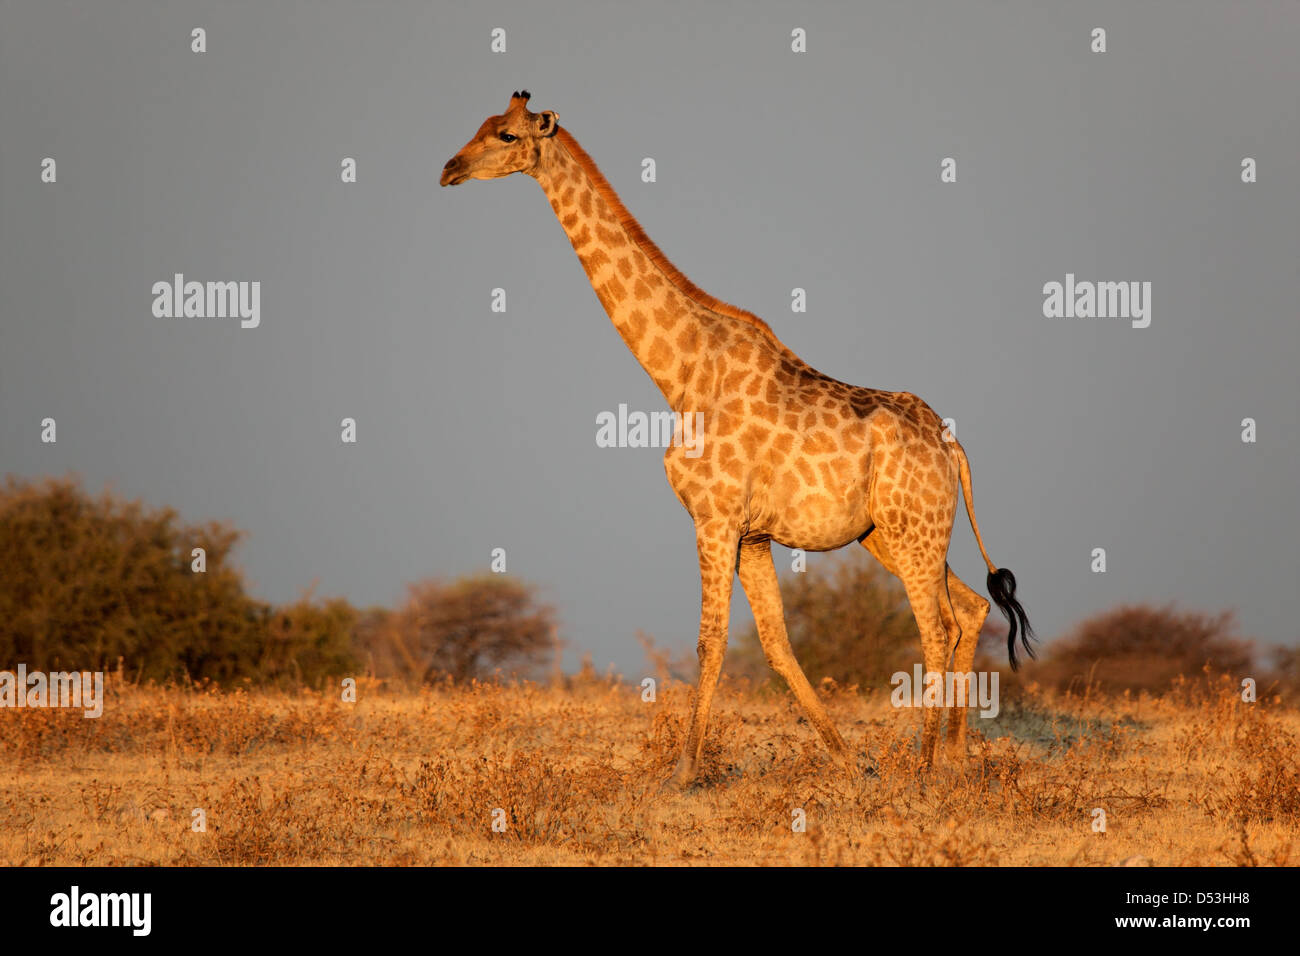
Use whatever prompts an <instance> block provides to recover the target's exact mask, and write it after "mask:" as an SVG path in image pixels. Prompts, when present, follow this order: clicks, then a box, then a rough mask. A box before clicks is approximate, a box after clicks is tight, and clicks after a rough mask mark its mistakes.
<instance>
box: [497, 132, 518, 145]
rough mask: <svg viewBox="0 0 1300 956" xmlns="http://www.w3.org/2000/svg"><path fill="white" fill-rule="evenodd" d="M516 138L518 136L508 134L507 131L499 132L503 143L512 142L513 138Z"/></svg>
mask: <svg viewBox="0 0 1300 956" xmlns="http://www.w3.org/2000/svg"><path fill="white" fill-rule="evenodd" d="M518 138H519V137H518V136H512V135H511V134H509V133H502V134H501V142H503V143H513V142H514V141H515V140H517V139H518Z"/></svg>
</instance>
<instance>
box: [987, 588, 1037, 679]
mask: <svg viewBox="0 0 1300 956" xmlns="http://www.w3.org/2000/svg"><path fill="white" fill-rule="evenodd" d="M988 585H989V597H991V598H993V603H994V604H996V605H997V606H998V609H999V610H1000V611H1001V612H1002V614H1003V615H1004V616H1005V617H1006V619H1007V622H1008V623H1009V624H1010V625H1011V628H1010V630H1009V631H1008V632H1007V656H1008V657H1009V658H1011V669H1012V670H1013V671H1014V670H1018V669H1019V667H1020V662H1019V661H1017V660H1016V634H1017V633H1019V634H1020V643H1021V645H1022V646H1023V647H1024V649H1025V653H1026V654H1028V655H1029V656H1030V657H1035V656H1037V655H1035V654H1034V649H1033V648H1032V647H1030V646H1029V641H1030V639H1031V638H1033V636H1034V629H1033V628H1032V627H1030V626H1029V618H1028V617H1026V616H1025V609H1024V608H1023V607H1021V605H1020V602H1019V601H1017V600H1016V576H1015V575H1014V574H1012V573H1011V572H1010V571H1008V570H1007V569H1006V568H998V569H997V570H996V571H990V572H989V578H988Z"/></svg>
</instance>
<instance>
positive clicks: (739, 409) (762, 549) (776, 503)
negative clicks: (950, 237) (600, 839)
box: [442, 92, 1032, 784]
mask: <svg viewBox="0 0 1300 956" xmlns="http://www.w3.org/2000/svg"><path fill="white" fill-rule="evenodd" d="M527 101H528V94H527V93H526V92H525V93H522V94H515V96H513V97H512V98H511V100H510V104H509V106H508V108H507V110H506V112H505V113H503V114H501V115H500V116H493V117H489V118H488V119H487V120H486V121H485V122H484V123H483V125H482V126H481V127H480V128H479V131H478V133H476V134H475V136H474V138H473V139H471V140H470V141H469V143H467V144H466V145H465V147H464V148H462V149H461V150H460V152H459V153H457V154H456V156H455V157H453V158H452V159H451V160H450V161H449V162H448V163H447V165H446V166H445V167H444V169H443V174H442V185H444V186H445V185H457V184H459V183H462V182H464V181H466V180H467V179H471V178H475V179H493V178H498V177H501V176H505V175H509V174H510V173H513V172H524V173H526V174H528V175H530V176H533V177H534V178H535V179H536V180H537V182H538V183H539V184H540V185H541V187H542V189H543V191H544V192H545V193H546V196H547V198H548V199H549V200H550V204H551V208H552V210H553V211H554V213H555V215H556V218H557V219H559V221H560V225H561V226H562V227H563V228H564V231H565V233H566V234H567V235H568V237H569V241H570V242H571V243H572V245H573V248H574V251H575V252H576V253H577V255H578V259H579V261H580V262H581V263H582V267H583V269H584V271H585V272H586V274H587V277H588V279H589V280H590V282H591V285H592V288H593V290H594V291H595V293H596V296H597V298H598V299H599V300H600V303H601V305H602V306H603V307H604V309H605V311H606V312H607V313H608V314H609V317H610V319H611V320H612V321H613V323H614V327H615V328H616V329H617V330H618V333H619V335H620V336H621V337H622V338H623V341H624V342H625V343H626V344H627V346H628V348H629V349H631V351H632V353H633V354H634V355H635V356H636V358H637V360H638V361H639V362H640V363H641V366H642V367H643V368H644V369H645V370H646V372H647V373H648V374H649V375H650V377H651V379H652V380H653V381H654V382H655V384H656V385H657V386H658V388H659V390H660V391H661V392H662V393H663V395H664V398H665V399H666V400H667V402H668V405H669V407H670V408H672V409H673V411H675V412H678V413H680V414H682V415H687V414H692V413H697V412H698V413H702V423H703V432H702V434H701V435H699V436H697V439H698V441H699V446H698V447H697V449H696V450H695V452H696V453H695V454H692V455H688V454H687V453H686V449H685V448H684V447H683V446H681V445H673V446H670V447H669V448H668V450H667V451H666V453H665V455H664V471H665V473H666V475H667V477H668V482H669V484H670V485H671V486H672V488H673V491H674V493H675V494H676V495H677V498H678V500H679V501H680V502H681V503H682V505H683V506H684V507H685V508H686V510H687V512H689V513H690V515H691V517H692V519H693V520H694V522H695V531H696V546H697V551H698V555H699V562H700V578H701V615H700V637H699V656H700V681H699V686H698V689H697V692H696V694H695V701H694V707H693V714H692V720H691V726H690V730H689V732H688V735H687V740H686V744H685V747H684V751H683V754H682V760H681V763H680V764H679V765H678V769H677V772H676V774H675V777H674V779H675V781H676V782H677V783H678V784H685V783H687V782H689V781H690V780H691V779H692V778H693V777H694V775H695V770H696V762H697V761H698V758H699V753H700V750H701V748H702V746H703V740H704V731H705V727H706V724H707V720H708V713H709V708H710V703H711V698H712V695H713V692H714V689H715V687H716V685H717V680H718V676H719V674H720V672H721V667H722V657H723V652H724V650H725V647H726V641H727V627H728V615H729V610H730V601H731V588H732V583H733V580H734V579H735V577H736V576H737V573H739V577H740V581H741V585H742V587H743V588H744V589H745V594H746V596H747V597H748V599H749V602H750V606H751V608H752V610H753V612H754V619H755V622H756V624H757V627H758V632H759V637H760V639H761V641H762V644H763V649H764V653H765V655H766V657H767V659H768V662H769V663H770V664H771V665H772V667H773V668H774V669H775V670H776V672H777V673H779V674H780V675H781V676H782V677H783V678H785V680H786V683H787V684H788V685H789V686H790V688H791V690H792V691H793V692H794V694H795V696H796V698H798V700H799V702H800V704H801V705H802V706H803V708H804V710H805V712H806V713H807V715H808V717H809V719H810V720H811V721H812V723H813V724H814V726H815V727H816V728H817V730H818V732H819V733H820V734H821V736H822V738H823V740H824V741H825V742H826V744H827V746H828V747H829V749H830V750H831V752H832V753H833V754H834V755H835V756H836V757H837V758H838V759H839V760H840V761H841V763H842V764H843V765H844V766H845V768H846V769H847V770H848V771H849V772H850V773H856V762H855V761H854V760H853V758H852V756H851V754H850V753H849V750H848V748H847V746H846V745H845V744H844V741H843V739H842V738H841V737H840V735H839V733H838V732H837V731H836V730H835V727H834V726H833V725H832V723H831V721H830V719H829V717H828V716H827V715H826V712H825V708H824V707H823V706H822V703H821V701H820V700H819V699H818V698H817V696H816V694H815V693H814V691H813V689H812V686H811V685H810V684H809V682H808V680H807V678H806V676H805V675H804V673H803V671H802V670H801V669H800V667H799V664H798V662H797V661H796V660H795V658H794V654H793V652H792V651H791V649H790V642H789V638H788V636H787V634H786V629H785V622H784V614H783V610H782V606H781V594H780V589H779V587H778V584H777V577H776V571H775V568H774V567H773V565H772V558H771V551H770V548H771V542H773V541H775V542H777V543H778V544H782V545H785V546H786V547H790V548H801V549H804V550H807V551H829V550H832V549H835V548H839V547H843V546H844V545H846V544H849V543H851V542H854V541H859V542H861V543H862V544H863V545H864V546H865V547H866V548H867V549H868V550H869V551H870V552H871V553H872V554H873V555H875V557H876V558H877V559H878V560H880V562H881V563H882V564H883V565H884V566H885V567H886V568H887V569H888V570H889V571H890V572H891V573H893V574H895V575H896V576H898V578H899V579H900V580H901V581H902V582H903V585H904V587H905V588H906V590H907V595H908V600H909V602H910V603H911V605H912V610H913V613H914V614H915V616H916V620H917V625H918V627H919V630H920V633H921V643H922V654H923V657H924V664H925V669H926V671H927V672H934V673H942V672H944V671H945V670H947V669H948V666H949V665H950V664H951V665H952V667H953V669H954V670H956V671H957V672H959V673H967V672H969V671H970V667H971V662H972V661H973V659H974V653H975V643H976V640H977V638H978V635H979V631H980V629H981V627H982V626H983V623H984V618H985V616H986V615H987V613H988V610H989V602H988V601H987V600H985V599H984V598H983V597H981V596H980V595H978V594H977V593H976V592H975V591H973V590H972V589H971V588H969V587H968V586H967V585H966V584H965V583H964V582H962V581H961V580H960V579H959V578H958V577H957V576H956V575H955V574H953V573H952V571H951V570H950V569H949V568H948V565H947V552H948V543H949V539H950V536H951V532H952V525H953V520H954V518H955V515H956V509H957V501H958V494H964V495H965V498H966V506H967V514H968V515H969V517H970V520H971V524H972V527H973V528H974V530H975V535H976V539H977V541H979V546H980V550H981V552H982V553H983V555H984V559H985V562H986V563H987V564H988V567H989V572H990V573H989V587H990V591H991V593H992V594H993V597H994V600H995V601H997V602H998V604H999V607H1001V608H1002V610H1003V611H1004V613H1006V614H1007V616H1008V619H1009V620H1010V621H1011V633H1010V636H1009V648H1010V653H1011V661H1012V665H1013V666H1015V654H1014V642H1015V637H1016V631H1017V626H1018V625H1019V627H1020V630H1021V633H1022V642H1023V643H1024V647H1025V649H1026V650H1029V644H1028V641H1027V638H1028V636H1029V634H1030V632H1029V630H1028V622H1027V621H1026V620H1025V617H1024V611H1023V609H1022V608H1021V607H1020V605H1019V602H1018V601H1017V600H1016V599H1015V594H1014V592H1015V581H1014V578H1013V577H1012V576H1011V574H1010V572H1008V571H1004V570H999V569H998V568H997V567H996V566H995V565H994V564H993V562H992V561H991V560H990V559H989V557H988V554H987V552H986V551H984V544H983V541H982V539H980V536H979V528H978V526H977V525H975V515H974V510H973V504H972V501H971V494H970V470H969V465H968V463H967V461H966V456H965V452H964V451H963V450H962V448H961V446H960V445H959V444H958V443H957V442H956V441H955V440H950V439H945V437H944V425H943V423H942V421H941V420H940V418H939V416H938V415H937V414H935V412H934V411H933V410H932V409H931V408H930V407H929V406H928V405H926V404H925V402H923V401H921V399H919V398H917V397H916V396H915V395H912V394H910V393H908V392H887V391H880V390H877V389H871V388H861V387H857V386H852V385H847V384H845V383H843V382H839V381H837V380H835V379H832V378H830V377H829V376H826V375H823V374H821V373H820V372H818V371H816V370H815V369H813V368H812V367H811V366H809V365H808V364H807V363H806V362H804V361H803V360H802V359H800V358H799V357H798V356H796V355H795V354H794V353H793V352H791V351H790V350H789V349H788V348H786V347H785V345H783V344H782V343H781V342H780V340H779V339H778V338H777V337H776V335H775V334H773V332H772V331H771V329H770V328H768V326H767V325H766V324H765V323H764V322H763V321H762V320H761V319H759V318H757V317H756V316H754V315H753V314H751V313H749V312H746V311H744V310H742V309H738V308H736V307H735V306H731V305H728V304H727V303H724V302H721V301H720V300H718V299H715V298H714V297H713V296H710V295H709V294H708V293H706V292H704V291H703V290H702V289H700V288H699V287H697V286H696V285H695V284H694V283H692V282H691V281H690V280H689V279H687V278H686V277H685V276H684V275H682V273H680V272H679V271H678V270H677V269H676V267H674V266H673V265H672V263H671V262H669V261H668V259H667V257H665V256H664V255H663V253H662V252H660V250H659V248H658V247H657V246H656V245H655V244H654V243H653V242H651V241H650V239H649V237H647V236H646V235H645V233H644V232H643V231H642V229H641V226H640V225H639V224H638V223H637V222H636V220H635V219H634V218H633V217H632V215H631V214H630V213H629V212H628V211H627V208H626V207H625V206H624V205H623V203H622V201H621V200H620V199H619V198H618V196H617V194H616V193H615V192H614V190H613V188H612V187H611V186H610V185H609V183H608V182H607V181H606V180H605V178H604V176H603V175H602V174H601V173H600V171H599V169H598V168H597V167H596V165H595V163H594V162H593V161H592V160H591V158H590V157H589V156H587V154H586V153H585V151H583V149H582V147H581V146H579V145H578V143H577V141H576V140H574V139H573V137H572V136H571V135H570V134H569V133H568V131H567V130H564V129H561V128H560V126H559V117H558V116H557V115H556V114H555V113H553V112H550V111H547V112H543V113H532V112H530V111H529V110H528V109H527V105H526V104H527ZM1030 653H1031V654H1032V651H1030ZM939 718H940V715H939V713H938V711H936V710H934V709H932V708H931V709H927V710H926V711H925V714H924V719H923V729H922V738H921V748H922V753H923V754H924V755H925V757H926V759H927V760H928V761H932V760H933V759H934V756H935V750H936V746H937V741H938V732H939ZM964 731H965V714H964V712H957V713H954V714H953V716H952V718H951V719H950V720H949V723H948V749H949V751H950V753H951V754H952V755H953V756H960V755H961V754H963V753H964V749H965V733H964Z"/></svg>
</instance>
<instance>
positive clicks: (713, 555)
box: [670, 521, 740, 789]
mask: <svg viewBox="0 0 1300 956" xmlns="http://www.w3.org/2000/svg"><path fill="white" fill-rule="evenodd" d="M695 542H696V547H697V548H698V550H699V554H700V643H699V656H700V681H699V685H698V686H697V687H696V689H695V705H694V708H693V710H692V713H691V726H690V730H689V731H688V732H687V734H686V744H685V746H684V747H683V748H682V756H681V760H680V761H678V764H677V770H676V772H675V773H674V774H673V776H672V780H671V781H670V783H671V785H673V786H675V787H677V788H679V789H680V788H681V787H684V786H686V785H687V784H689V783H690V782H691V781H692V780H694V779H695V773H696V770H697V769H698V765H699V760H700V752H701V751H702V750H703V749H704V731H705V728H706V727H707V725H708V721H709V706H710V705H711V704H712V702H713V692H714V690H715V689H716V688H717V686H718V677H719V675H720V674H721V673H722V657H723V654H724V653H725V651H726V649H727V624H728V619H729V617H730V614H731V582H732V580H733V579H734V578H735V576H736V548H737V546H738V545H739V543H740V535H739V532H738V531H737V530H736V529H735V527H734V526H733V525H731V524H730V523H724V522H719V521H714V522H706V523H700V524H697V525H696V527H695Z"/></svg>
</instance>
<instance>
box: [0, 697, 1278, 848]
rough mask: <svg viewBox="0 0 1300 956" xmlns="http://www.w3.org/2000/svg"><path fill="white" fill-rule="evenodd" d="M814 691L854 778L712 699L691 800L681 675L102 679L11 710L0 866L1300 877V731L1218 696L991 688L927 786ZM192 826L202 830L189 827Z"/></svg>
mask: <svg viewBox="0 0 1300 956" xmlns="http://www.w3.org/2000/svg"><path fill="white" fill-rule="evenodd" d="M1198 688H1199V689H1198ZM824 693H825V696H826V699H827V705H828V707H829V709H830V712H831V715H832V716H833V718H834V719H835V721H836V723H837V725H838V726H839V727H840V729H841V731H842V732H843V733H844V734H845V737H846V739H847V740H848V742H849V743H850V745H851V746H852V747H854V748H855V749H856V750H857V751H858V752H859V753H860V754H862V764H863V767H864V770H865V771H866V772H865V773H864V775H863V777H862V779H861V780H859V781H857V782H848V781H846V780H844V779H842V778H841V777H839V776H838V775H837V774H836V773H835V771H834V770H833V768H832V765H831V763H830V761H829V759H828V757H827V754H826V752H825V751H824V749H823V748H822V746H821V743H820V741H819V740H818V739H817V737H816V734H815V733H814V732H813V731H812V729H811V727H810V725H808V724H807V723H805V722H804V721H803V720H802V718H801V717H800V715H799V713H798V710H797V708H796V706H795V705H794V703H793V702H792V701H791V700H790V698H789V696H788V695H785V694H780V693H759V692H753V691H750V690H747V689H745V688H744V687H737V686H732V685H729V684H727V683H725V682H724V685H723V687H722V689H721V691H720V692H719V695H718V697H717V698H716V702H715V705H714V713H713V719H712V721H711V722H710V727H709V734H708V739H707V742H706V747H705V755H704V759H703V762H702V765H701V779H700V781H699V785H698V786H697V787H696V788H694V789H692V790H689V791H687V792H685V793H681V794H678V793H669V792H661V791H660V785H661V784H662V782H663V781H664V780H666V779H667V778H668V776H669V775H670V773H671V771H672V768H673V765H674V763H675V761H676V759H677V756H678V748H679V746H680V743H681V740H682V737H683V733H684V730H685V722H686V718H687V714H688V711H687V708H688V704H689V695H690V688H689V686H687V685H685V684H681V683H675V682H674V683H668V684H661V685H660V686H659V688H658V695H657V697H658V699H657V701H655V702H652V703H647V702H643V701H642V699H641V690H640V688H639V687H636V686H628V685H626V684H614V683H612V682H608V681H600V680H588V681H571V682H569V685H568V686H567V687H550V686H544V685H533V684H525V685H500V684H471V685H468V686H459V687H451V686H441V687H436V688H430V689H425V690H423V691H419V692H392V693H390V692H386V691H384V690H382V689H380V688H379V687H377V686H372V685H368V684H366V682H365V681H362V682H361V686H360V688H359V692H358V697H359V700H358V702H357V703H355V704H349V703H343V702H342V701H341V700H340V699H339V695H337V694H332V695H329V696H321V695H318V694H312V693H302V692H297V693H282V692H275V691H251V692H229V691H217V690H214V689H202V688H197V689H196V688H188V689H177V688H170V689H161V688H155V687H135V686H131V685H130V684H128V683H125V682H123V681H121V680H114V679H113V677H112V675H110V676H109V696H108V699H107V702H106V706H105V711H104V715H103V717H101V718H99V719H85V718H83V717H82V716H81V714H80V712H67V711H51V710H26V709H24V710H4V711H0V728H2V729H0V766H3V770H4V772H3V776H2V778H0V863H5V864H8V865H27V866H41V865H45V866H49V865H71V866H80V865H98V866H122V865H145V864H162V865H173V866H185V865H234V866H243V865H263V864H271V865H298V864H324V865H338V864H342V865H368V864H382V865H409V864H415V865H420V864H452V865H466V864H471V865H479V864H485V865H498V864H524V865H535V864H540V865H552V864H558V865H586V864H594V865H646V864H650V865H655V864H658V865H678V864H688V865H716V864H774V865H785V864H796V865H808V864H852V865H864V864H865V865H904V866H913V865H967V864H973V865H999V864H1000V865H1044V864H1056V865H1060V864H1066V865H1079V866H1107V865H1115V864H1119V863H1122V862H1124V861H1129V864H1130V865H1132V864H1133V862H1135V861H1134V858H1142V860H1141V862H1145V861H1150V863H1151V864H1153V865H1156V866H1163V865H1173V866H1179V865H1227V866H1232V865H1254V864H1259V865H1271V864H1282V865H1285V864H1288V863H1294V862H1295V861H1297V860H1300V847H1297V844H1298V843H1300V832H1298V831H1300V764H1298V760H1300V747H1298V746H1297V744H1298V737H1300V714H1297V713H1296V712H1295V711H1293V710H1288V709H1284V708H1282V707H1280V706H1278V705H1277V704H1276V703H1273V702H1261V703H1255V704H1248V703H1244V702H1243V701H1242V700H1241V698H1240V695H1239V692H1238V689H1237V688H1235V687H1234V686H1233V685H1231V684H1230V683H1228V682H1226V681H1225V682H1220V683H1218V684H1212V685H1211V686H1210V687H1209V688H1208V689H1206V688H1205V687H1204V685H1203V684H1197V683H1194V682H1187V683H1185V684H1184V685H1183V686H1181V687H1177V688H1175V690H1174V691H1172V692H1171V693H1169V694H1166V695H1164V696H1162V697H1159V698H1151V697H1147V696H1142V697H1140V698H1110V699H1086V698H1080V697H1072V696H1056V695H1050V694H1046V693H1043V692H1040V691H1036V690H1035V689H1033V688H1031V689H1030V690H1028V691H1024V692H1020V693H1019V695H1018V697H1017V698H1016V699H1014V700H1010V701H1008V700H1007V699H1006V698H1007V696H1008V695H1007V694H1005V693H1004V695H1003V697H1004V701H1003V709H1002V713H1001V714H1000V715H999V716H998V717H997V718H996V719H992V720H979V719H978V718H976V719H974V720H972V727H973V728H976V727H977V728H978V729H977V732H975V733H973V734H972V743H971V751H972V755H971V757H970V759H969V760H968V763H967V766H966V767H965V768H964V771H963V772H962V773H960V774H956V773H949V772H936V773H933V774H930V775H926V774H923V773H922V772H921V771H920V768H919V767H918V758H919V754H918V751H917V737H918V735H919V726H920V714H919V711H917V710H910V709H908V710H897V709H895V708H893V707H891V706H890V703H889V698H888V695H887V694H874V695H861V694H858V693H856V692H846V691H842V690H836V689H834V688H833V687H832V688H829V689H827V690H825V691H824ZM195 808H201V809H202V810H203V811H204V815H205V817H206V832H194V830H193V829H192V820H193V817H192V811H193V810H194V809H195ZM498 808H499V809H500V810H502V811H504V814H498V815H497V817H498V819H503V820H504V822H505V829H504V831H503V832H494V831H493V829H492V823H493V811H494V810H496V809H498ZM1096 808H1101V809H1102V810H1104V811H1105V832H1104V833H1103V832H1094V820H1095V819H1096V817H1095V814H1094V810H1095V809H1096ZM796 809H798V810H802V811H803V814H804V818H805V819H806V830H805V831H804V832H796V831H795V830H794V829H793V828H792V823H793V821H794V820H795V814H794V811H795V810H796Z"/></svg>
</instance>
